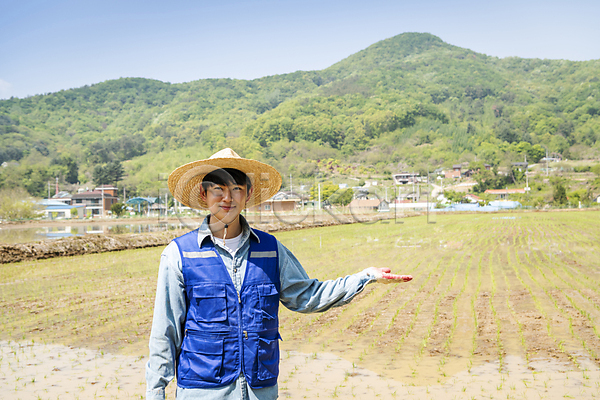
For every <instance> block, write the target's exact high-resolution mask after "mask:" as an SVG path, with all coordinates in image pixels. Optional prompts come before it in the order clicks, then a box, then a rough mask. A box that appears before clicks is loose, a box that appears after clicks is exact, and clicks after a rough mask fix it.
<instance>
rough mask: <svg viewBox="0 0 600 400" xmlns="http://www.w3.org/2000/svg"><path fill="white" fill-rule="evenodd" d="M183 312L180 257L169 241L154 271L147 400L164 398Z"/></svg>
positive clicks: (172, 376)
mask: <svg viewBox="0 0 600 400" xmlns="http://www.w3.org/2000/svg"><path fill="white" fill-rule="evenodd" d="M185 310H186V295H185V286H184V281H183V272H182V268H181V256H180V254H179V249H178V247H177V244H176V243H175V242H171V243H170V244H169V245H168V246H167V247H166V248H165V250H164V251H163V253H162V254H161V258H160V266H159V269H158V282H157V289H156V300H155V304H154V316H153V319H152V332H151V333H150V343H149V347H150V354H149V360H148V362H147V363H146V398H147V399H161V400H162V399H164V398H165V387H166V386H167V384H168V383H169V382H170V381H172V380H173V378H174V377H175V366H176V360H177V356H178V354H177V352H178V349H179V348H180V347H181V341H182V327H183V324H184V322H185V312H186V311H185Z"/></svg>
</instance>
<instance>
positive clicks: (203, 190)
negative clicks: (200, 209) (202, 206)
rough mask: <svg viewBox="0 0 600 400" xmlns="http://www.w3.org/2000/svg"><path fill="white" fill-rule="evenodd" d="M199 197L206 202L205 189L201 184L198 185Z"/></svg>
mask: <svg viewBox="0 0 600 400" xmlns="http://www.w3.org/2000/svg"><path fill="white" fill-rule="evenodd" d="M200 199H202V201H204V202H205V203H206V189H204V186H202V185H200Z"/></svg>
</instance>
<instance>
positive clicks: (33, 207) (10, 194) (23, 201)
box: [0, 188, 40, 220]
mask: <svg viewBox="0 0 600 400" xmlns="http://www.w3.org/2000/svg"><path fill="white" fill-rule="evenodd" d="M39 209H40V206H39V205H38V204H37V203H36V202H35V201H34V200H33V199H32V198H31V197H30V196H29V195H28V193H27V192H25V190H23V189H21V188H17V189H3V190H1V191H0V218H1V219H5V220H22V219H31V218H35V217H37V216H39V214H38V211H39Z"/></svg>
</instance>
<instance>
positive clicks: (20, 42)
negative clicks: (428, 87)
mask: <svg viewBox="0 0 600 400" xmlns="http://www.w3.org/2000/svg"><path fill="white" fill-rule="evenodd" d="M599 17H600V2H599V1H597V0H595V1H592V0H568V1H553V0H547V1H527V0H522V1H513V0H505V1H494V2H491V1H485V0H479V1H472V0H468V1H467V0H464V1H453V0H446V1H442V0H439V1H438V0H435V1H433V0H421V1H418V0H413V1H410V2H409V1H402V0H399V1H382V0H372V1H368V2H367V1H365V0H362V1H354V0H345V1H341V0H333V1H327V0H320V1H314V0H305V1H281V0H280V1H274V0H264V1H261V0H256V1H230V0H221V1H214V0H213V1H201V0H196V1H191V0H189V1H179V0H174V1H170V2H167V1H154V0H144V1H141V0H140V1H129V0H119V1H116V0H77V1H75V0H62V1H61V0H0V99H5V98H9V97H11V96H15V97H25V96H28V95H35V94H40V93H48V92H55V91H59V90H62V89H70V88H74V87H80V86H83V85H86V84H88V85H89V84H94V83H98V82H102V81H105V80H108V79H117V78H120V77H144V78H152V79H158V80H161V81H165V82H172V83H177V82H189V81H192V80H197V79H203V78H225V77H227V78H238V79H254V78H259V77H262V76H266V75H273V74H283V73H288V72H293V71H297V70H318V69H323V68H326V67H328V66H330V65H332V64H334V63H336V62H337V61H340V60H342V59H343V58H345V57H348V56H349V55H351V54H353V53H356V52H357V51H360V50H362V49H364V48H366V47H368V46H369V45H371V44H373V43H375V42H377V41H379V40H383V39H386V38H389V37H392V36H395V35H398V34H400V33H403V32H429V33H432V34H434V35H437V36H439V37H440V38H441V39H442V40H444V41H445V42H447V43H450V44H453V45H456V46H460V47H465V48H469V49H472V50H474V51H477V52H480V53H484V54H488V55H491V56H497V57H508V56H518V57H526V58H549V59H568V60H575V61H580V60H599V59H600V23H598V20H599Z"/></svg>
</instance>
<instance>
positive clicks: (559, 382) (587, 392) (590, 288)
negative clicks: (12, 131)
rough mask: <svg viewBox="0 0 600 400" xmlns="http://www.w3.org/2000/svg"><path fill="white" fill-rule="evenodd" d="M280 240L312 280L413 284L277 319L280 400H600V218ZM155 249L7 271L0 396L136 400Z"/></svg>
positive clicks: (365, 228)
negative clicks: (383, 279) (376, 277)
mask: <svg viewBox="0 0 600 400" xmlns="http://www.w3.org/2000/svg"><path fill="white" fill-rule="evenodd" d="M433 222H434V223H433ZM276 236H277V237H278V239H279V240H281V241H282V243H284V244H285V245H286V246H287V247H288V248H290V249H291V250H292V251H293V252H294V253H295V255H296V256H297V258H298V259H299V260H300V261H301V262H302V263H303V265H304V267H305V268H306V270H307V272H308V273H309V275H310V276H311V277H314V278H318V279H320V280H327V279H335V278H336V277H338V276H345V275H348V274H352V273H355V272H358V271H361V270H362V269H364V268H367V267H369V266H379V267H390V268H392V270H393V271H394V272H397V273H401V274H411V275H413V277H414V279H413V281H412V282H409V283H404V284H398V285H394V284H389V285H384V284H371V285H369V286H367V288H366V290H365V291H364V292H363V293H361V294H360V295H359V296H357V298H355V299H354V301H353V302H352V303H350V304H349V305H347V306H345V307H342V308H334V309H332V310H330V311H328V312H326V313H322V314H308V315H305V314H298V313H293V312H290V311H288V310H286V309H284V308H282V309H281V312H280V318H281V329H280V330H281V335H282V337H283V341H282V342H281V350H282V364H281V374H280V380H279V388H280V398H293V399H302V398H309V399H310V398H334V397H338V398H360V399H370V398H391V399H392V398H415V399H421V398H432V399H433V398H449V399H452V398H456V399H463V398H464V399H477V398H481V399H484V398H486V399H487V398H495V399H506V398H526V399H528V398H536V399H537V398H547V399H559V398H585V399H587V398H600V369H599V367H600V257H599V256H598V252H599V251H600V212H598V211H568V212H514V213H491V214H483V213H482V214H462V215H461V214H450V215H449V214H441V215H436V216H435V217H431V216H430V218H427V217H425V216H422V217H411V218H402V219H396V220H394V219H392V220H383V221H379V222H377V223H372V224H364V223H357V224H352V225H339V226H331V227H323V228H314V229H304V230H297V231H289V232H282V233H278V234H276ZM161 250H162V249H161V248H150V249H141V250H127V251H122V252H112V253H103V254H89V255H83V256H75V257H65V258H54V259H49V260H41V261H33V262H22V263H16V264H3V265H0V317H1V318H0V349H1V352H0V398H6V399H18V398H23V399H38V398H39V399H45V398H52V399H56V398H60V399H68V398H81V399H86V398H124V399H127V398H141V397H143V395H144V391H145V387H144V376H143V373H144V371H143V368H144V363H145V361H146V359H147V341H148V337H149V333H150V326H151V319H152V308H153V305H154V292H155V288H156V276H157V270H158V261H159V258H160V252H161ZM172 386H174V385H173V384H172V385H170V391H169V393H168V397H169V398H173V390H172V389H173V388H172Z"/></svg>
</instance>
